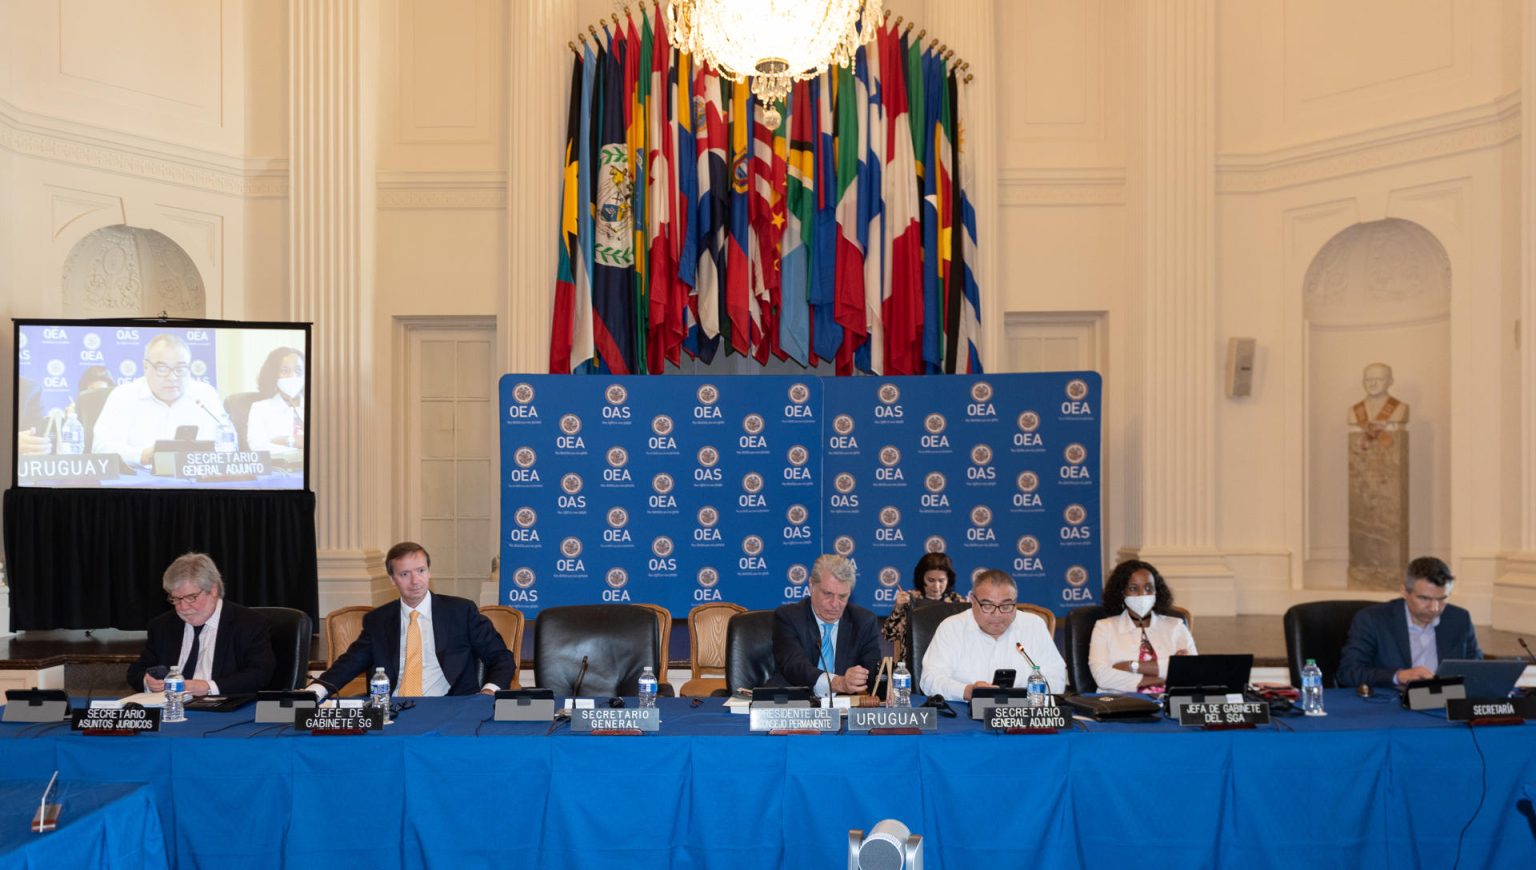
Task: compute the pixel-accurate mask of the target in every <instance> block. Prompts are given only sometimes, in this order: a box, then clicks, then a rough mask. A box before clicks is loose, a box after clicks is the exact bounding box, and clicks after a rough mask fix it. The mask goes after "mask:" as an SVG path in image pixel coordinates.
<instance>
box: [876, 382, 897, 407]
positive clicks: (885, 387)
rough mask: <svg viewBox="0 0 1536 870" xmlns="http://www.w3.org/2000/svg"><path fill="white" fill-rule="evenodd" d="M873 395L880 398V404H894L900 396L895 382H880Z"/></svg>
mask: <svg viewBox="0 0 1536 870" xmlns="http://www.w3.org/2000/svg"><path fill="white" fill-rule="evenodd" d="M875 395H876V396H878V397H879V398H880V402H881V404H884V405H894V404H896V400H897V399H900V398H901V390H900V389H897V387H896V385H895V384H881V385H880V389H879V390H877V391H876V392H875Z"/></svg>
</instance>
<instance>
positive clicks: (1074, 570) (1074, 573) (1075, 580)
mask: <svg viewBox="0 0 1536 870" xmlns="http://www.w3.org/2000/svg"><path fill="white" fill-rule="evenodd" d="M1087 582H1088V569H1087V568H1084V567H1083V566H1082V565H1073V566H1072V567H1070V568H1068V569H1067V583H1068V584H1069V585H1072V586H1081V585H1083V584H1084V583H1087Z"/></svg>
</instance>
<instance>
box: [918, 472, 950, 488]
mask: <svg viewBox="0 0 1536 870" xmlns="http://www.w3.org/2000/svg"><path fill="white" fill-rule="evenodd" d="M948 482H949V481H947V480H945V479H944V474H943V473H942V472H938V471H930V472H928V476H927V477H924V478H923V486H924V487H926V488H927V489H928V491H929V492H943V491H944V485H945V484H946V483H948Z"/></svg>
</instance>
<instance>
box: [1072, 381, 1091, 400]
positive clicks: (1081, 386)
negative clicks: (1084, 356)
mask: <svg viewBox="0 0 1536 870" xmlns="http://www.w3.org/2000/svg"><path fill="white" fill-rule="evenodd" d="M1087 396H1088V382H1087V381H1085V380H1083V379H1081V378H1073V379H1072V380H1070V381H1067V398H1069V399H1071V400H1072V401H1074V402H1081V401H1082V400H1083V399H1085V398H1087Z"/></svg>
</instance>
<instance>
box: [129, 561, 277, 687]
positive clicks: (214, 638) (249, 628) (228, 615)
mask: <svg viewBox="0 0 1536 870" xmlns="http://www.w3.org/2000/svg"><path fill="white" fill-rule="evenodd" d="M160 585H161V586H163V587H164V588H165V597H166V600H168V601H169V602H170V604H171V610H170V612H169V613H162V614H160V615H159V616H157V617H155V618H154V619H151V620H150V621H149V636H148V637H146V638H145V639H144V651H143V652H142V653H140V654H139V660H138V661H136V662H134V663H133V664H132V665H131V666H130V667H129V668H128V685H129V686H131V687H132V688H133V690H134V691H135V692H139V691H143V692H163V691H165V675H166V673H168V672H169V670H170V668H171V667H172V666H177V667H180V668H181V674H182V676H183V677H185V678H186V681H187V692H188V694H191V695H250V694H254V693H256V692H258V691H260V690H262V689H265V688H266V687H267V683H268V681H270V680H271V679H272V670H273V669H274V668H275V667H276V666H277V663H276V659H275V657H274V656H273V654H272V634H271V628H270V627H269V626H268V625H267V620H266V619H265V618H263V617H262V616H261V615H260V614H258V613H253V612H252V611H250V610H248V609H246V608H244V607H241V606H240V605H238V604H236V603H234V602H233V601H226V600H224V578H223V577H221V576H219V568H218V566H217V565H215V564H213V560H212V559H210V558H208V557H207V556H205V555H203V554H202V553H188V554H186V555H185V556H182V557H180V558H178V559H177V560H176V561H174V562H172V563H171V567H169V568H167V569H165V576H164V577H163V578H162V579H161V583H160Z"/></svg>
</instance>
